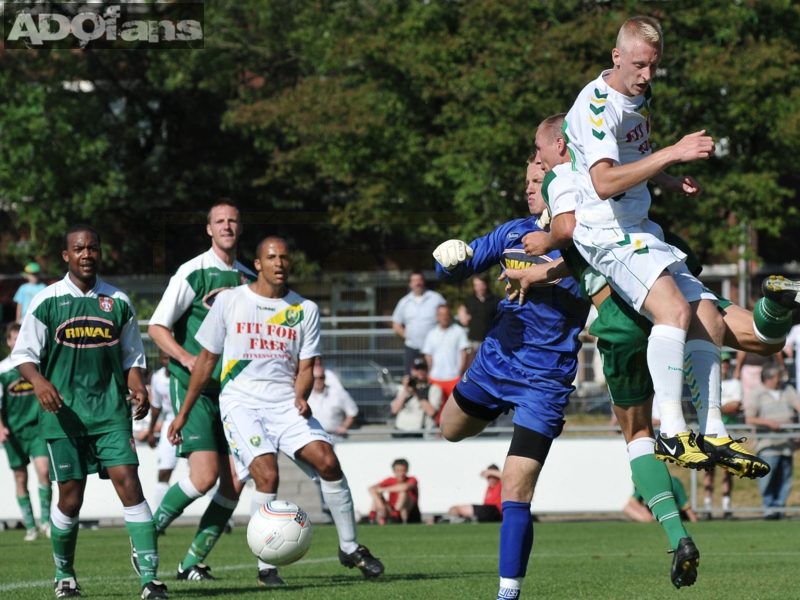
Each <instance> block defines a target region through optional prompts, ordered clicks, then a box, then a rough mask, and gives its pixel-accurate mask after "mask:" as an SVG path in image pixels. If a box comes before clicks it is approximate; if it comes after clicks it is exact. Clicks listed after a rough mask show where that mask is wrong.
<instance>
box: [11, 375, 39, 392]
mask: <svg viewBox="0 0 800 600" xmlns="http://www.w3.org/2000/svg"><path fill="white" fill-rule="evenodd" d="M6 391H7V393H8V395H9V396H27V395H29V394H32V393H33V386H32V385H31V384H30V382H28V381H27V380H25V379H23V378H22V377H20V378H19V379H17V380H16V381H14V382H12V383H11V384H10V385H9V386H8V387H7V388H6Z"/></svg>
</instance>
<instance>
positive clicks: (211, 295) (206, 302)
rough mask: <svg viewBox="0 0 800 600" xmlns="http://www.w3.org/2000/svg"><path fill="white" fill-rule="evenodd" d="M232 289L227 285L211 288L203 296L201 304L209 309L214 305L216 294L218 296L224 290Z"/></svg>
mask: <svg viewBox="0 0 800 600" xmlns="http://www.w3.org/2000/svg"><path fill="white" fill-rule="evenodd" d="M232 289H233V288H232V287H230V286H228V287H221V288H217V289H215V290H211V291H210V292H208V293H207V294H206V295H205V296H204V297H203V306H205V307H206V308H207V309H208V310H211V307H212V306H214V302H215V301H216V299H217V296H219V295H220V294H221V293H222V292H224V291H225V290H232Z"/></svg>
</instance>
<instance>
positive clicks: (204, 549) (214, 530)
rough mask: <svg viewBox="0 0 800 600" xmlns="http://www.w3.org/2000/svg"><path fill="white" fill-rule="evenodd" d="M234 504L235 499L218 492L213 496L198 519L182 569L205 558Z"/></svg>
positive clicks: (228, 517) (229, 516)
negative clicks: (195, 532)
mask: <svg viewBox="0 0 800 600" xmlns="http://www.w3.org/2000/svg"><path fill="white" fill-rule="evenodd" d="M236 504H237V501H236V500H228V499H227V498H225V497H223V496H220V495H219V494H217V495H215V496H214V499H213V500H212V501H211V504H209V505H208V508H207V509H206V512H204V513H203V517H202V518H201V519H200V526H199V527H198V528H197V535H195V537H194V541H193V542H192V546H191V547H190V548H189V552H188V553H187V554H186V558H184V559H183V563H182V564H181V568H182V569H184V570H185V569H188V568H190V567H193V566H194V565H196V564H198V563H201V562H203V561H204V560H205V558H206V556H208V553H209V552H211V549H212V548H213V547H214V544H216V543H217V540H218V539H219V536H220V535H221V534H222V530H223V529H225V524H226V523H227V522H228V519H230V518H231V515H232V514H233V509H235V508H236Z"/></svg>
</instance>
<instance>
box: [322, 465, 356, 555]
mask: <svg viewBox="0 0 800 600" xmlns="http://www.w3.org/2000/svg"><path fill="white" fill-rule="evenodd" d="M319 484H320V488H321V489H322V497H323V498H324V499H325V504H327V505H328V508H329V509H330V510H331V517H332V518H333V522H334V524H335V525H336V533H338V534H339V548H341V549H342V550H343V551H344V552H345V553H346V554H350V553H352V552H355V551H356V550H357V549H358V543H357V542H356V513H355V511H354V510H353V496H352V495H351V494H350V486H349V485H347V477H342V478H341V479H340V480H339V481H325V480H324V479H323V480H322V481H320V483H319Z"/></svg>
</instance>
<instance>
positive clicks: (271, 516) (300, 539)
mask: <svg viewBox="0 0 800 600" xmlns="http://www.w3.org/2000/svg"><path fill="white" fill-rule="evenodd" d="M311 536H312V531H311V520H310V519H309V518H308V515H307V514H306V511H304V510H303V509H302V508H300V507H299V506H297V505H296V504H292V503H291V502H286V501H284V500H274V501H272V502H267V503H266V504H265V505H263V506H262V507H261V508H259V509H258V511H257V512H256V513H255V514H254V515H253V516H252V517H251V518H250V523H249V524H248V525H247V543H248V544H249V545H250V549H251V550H252V551H253V554H255V555H256V556H257V557H258V558H260V559H261V560H263V561H264V562H266V563H269V564H271V565H275V566H276V567H280V566H283V565H290V564H292V563H293V562H296V561H298V560H300V559H301V558H303V556H305V553H306V552H308V549H309V548H310V547H311Z"/></svg>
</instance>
